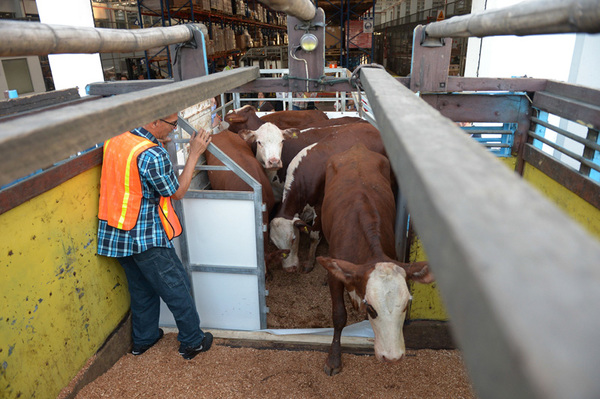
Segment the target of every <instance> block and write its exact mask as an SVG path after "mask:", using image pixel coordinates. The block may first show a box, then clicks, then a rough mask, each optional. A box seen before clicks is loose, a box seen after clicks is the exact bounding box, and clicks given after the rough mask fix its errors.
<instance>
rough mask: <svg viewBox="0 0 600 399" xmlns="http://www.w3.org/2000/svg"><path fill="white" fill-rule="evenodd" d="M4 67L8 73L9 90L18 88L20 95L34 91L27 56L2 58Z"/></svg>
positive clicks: (6, 73)
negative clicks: (9, 58) (10, 58)
mask: <svg viewBox="0 0 600 399" xmlns="http://www.w3.org/2000/svg"><path fill="white" fill-rule="evenodd" d="M2 68H3V69H4V74H5V75H6V83H7V84H8V89H9V90H16V91H17V93H19V95H21V94H25V93H32V92H33V82H32V81H31V74H30V73H29V65H28V64H27V58H16V59H12V60H2Z"/></svg>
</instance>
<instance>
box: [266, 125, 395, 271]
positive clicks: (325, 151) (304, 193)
mask: <svg viewBox="0 0 600 399" xmlns="http://www.w3.org/2000/svg"><path fill="white" fill-rule="evenodd" d="M336 129H337V130H336V131H335V132H333V133H331V134H329V135H328V136H327V137H325V138H323V139H322V140H320V141H319V142H318V143H316V144H313V145H311V146H308V147H306V148H305V149H303V150H302V151H300V152H299V153H298V155H296V157H295V158H294V159H293V160H292V162H291V163H290V166H289V167H288V170H287V175H286V179H285V187H284V193H283V199H282V203H281V206H280V207H279V209H278V211H277V213H276V215H275V217H274V218H273V220H272V221H271V224H270V238H271V241H272V242H273V243H274V244H275V245H276V246H277V247H278V248H279V249H290V254H289V256H288V257H287V258H286V259H284V260H283V268H284V269H285V270H287V271H290V272H292V271H297V270H298V269H299V268H300V259H299V254H298V248H299V240H300V232H305V233H309V234H310V240H311V242H310V248H309V252H308V260H307V261H306V263H305V264H304V265H303V267H302V271H304V272H309V271H311V270H312V269H313V267H314V262H315V254H316V250H317V245H318V244H319V241H320V238H321V234H320V231H321V228H320V218H319V215H320V207H321V203H322V201H323V189H324V186H325V167H326V165H327V160H328V159H329V157H331V156H332V155H334V154H337V153H340V152H343V151H346V150H347V149H349V148H350V147H352V146H353V145H354V144H357V143H363V144H364V145H365V146H366V147H367V148H369V149H370V150H373V151H376V152H379V153H381V154H384V153H385V149H384V147H383V142H382V141H381V136H380V134H379V131H378V130H377V129H376V128H375V127H373V126H372V125H370V124H368V123H352V124H347V125H342V126H338V127H337V128H336ZM310 221H313V224H312V226H309V223H310ZM309 230H310V231H309Z"/></svg>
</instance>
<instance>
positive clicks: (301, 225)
mask: <svg viewBox="0 0 600 399" xmlns="http://www.w3.org/2000/svg"><path fill="white" fill-rule="evenodd" d="M294 227H295V228H297V229H298V230H300V232H301V233H305V234H308V233H310V232H311V230H312V227H310V226H309V225H308V224H306V222H305V221H304V220H298V219H297V220H294Z"/></svg>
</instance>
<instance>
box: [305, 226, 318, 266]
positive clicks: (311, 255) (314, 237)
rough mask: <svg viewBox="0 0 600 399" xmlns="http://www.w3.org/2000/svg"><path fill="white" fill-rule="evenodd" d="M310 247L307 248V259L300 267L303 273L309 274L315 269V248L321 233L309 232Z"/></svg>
mask: <svg viewBox="0 0 600 399" xmlns="http://www.w3.org/2000/svg"><path fill="white" fill-rule="evenodd" d="M309 237H310V247H308V259H307V260H306V262H305V263H304V265H303V266H302V272H303V273H310V272H312V270H313V269H314V268H315V262H316V260H315V259H316V257H317V247H318V246H319V243H320V242H321V233H320V232H319V231H315V230H313V231H311V232H310V233H309Z"/></svg>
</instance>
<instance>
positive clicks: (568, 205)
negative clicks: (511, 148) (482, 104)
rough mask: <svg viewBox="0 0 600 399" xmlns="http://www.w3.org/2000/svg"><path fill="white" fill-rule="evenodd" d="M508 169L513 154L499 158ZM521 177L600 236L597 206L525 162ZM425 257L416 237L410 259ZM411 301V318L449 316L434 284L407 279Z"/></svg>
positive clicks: (437, 318) (441, 318)
mask: <svg viewBox="0 0 600 399" xmlns="http://www.w3.org/2000/svg"><path fill="white" fill-rule="evenodd" d="M498 160H500V161H501V162H502V163H504V164H505V165H506V166H507V167H508V168H510V169H511V170H514V169H515V165H516V158H513V157H509V158H498ZM523 178H524V179H525V180H526V181H527V182H529V183H530V184H531V185H532V186H534V187H536V188H537V189H539V190H540V191H541V192H542V193H543V194H544V195H545V196H546V197H547V198H548V199H549V200H550V201H552V202H554V203H555V204H557V205H558V206H559V207H560V208H562V209H563V210H564V211H566V212H567V213H568V214H569V215H570V216H571V217H572V218H573V219H574V220H576V221H578V222H579V223H581V225H582V226H583V227H584V228H586V229H587V230H588V231H589V232H590V234H592V235H594V236H596V237H598V239H600V210H599V209H597V208H595V207H594V206H592V205H591V204H590V203H588V202H586V201H585V200H583V199H581V198H580V197H578V196H577V195H575V194H574V193H573V192H571V191H569V190H568V189H566V188H565V187H563V186H562V185H560V184H559V183H557V182H556V181H554V180H552V179H551V178H550V177H548V176H547V175H545V174H544V173H542V172H541V171H539V170H538V169H536V168H535V167H533V166H531V165H530V164H526V165H525V169H524V172H523ZM424 260H427V255H426V254H425V251H424V249H423V247H422V244H421V242H420V241H419V239H418V238H417V239H416V240H415V241H414V242H413V243H411V248H410V259H409V261H410V262H418V261H424ZM410 287H411V292H412V294H413V301H412V305H411V309H410V314H409V316H408V317H409V318H410V319H411V320H418V319H425V320H447V319H448V316H447V314H446V310H445V308H444V304H443V302H442V299H441V297H440V294H439V291H438V289H437V287H436V284H435V283H433V284H426V285H424V284H416V283H410Z"/></svg>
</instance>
